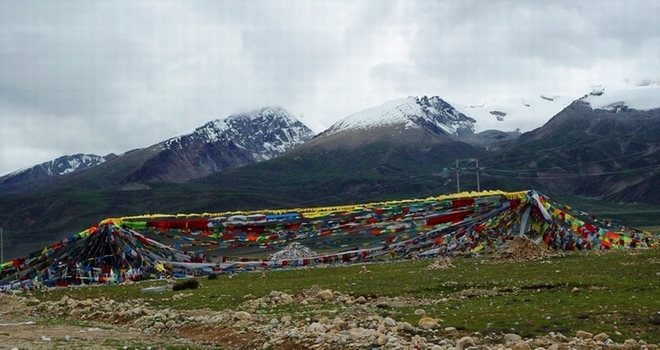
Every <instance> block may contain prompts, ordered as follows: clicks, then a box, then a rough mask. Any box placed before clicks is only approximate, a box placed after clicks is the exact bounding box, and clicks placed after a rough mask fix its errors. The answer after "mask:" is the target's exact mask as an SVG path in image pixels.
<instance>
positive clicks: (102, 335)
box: [0, 296, 183, 350]
mask: <svg viewBox="0 0 660 350" xmlns="http://www.w3.org/2000/svg"><path fill="white" fill-rule="evenodd" d="M30 309H31V308H30V307H29V306H28V305H26V304H25V303H24V302H23V301H21V300H20V299H19V298H14V297H11V296H3V297H2V300H0V349H98V350H101V349H118V348H122V347H124V346H129V348H130V349H135V348H136V345H137V348H145V349H146V348H147V347H148V346H149V345H152V344H154V345H155V344H159V343H160V342H162V343H163V344H166V343H169V344H173V345H174V344H176V343H177V341H176V339H154V337H153V336H152V335H148V334H143V333H140V332H135V331H129V330H126V329H122V328H121V327H117V326H112V325H108V324H100V323H82V322H80V323H79V322H75V321H72V322H71V324H63V323H62V321H58V322H54V321H52V320H49V319H45V318H42V317H38V316H34V315H31V314H30ZM159 340H160V341H159ZM140 344H145V346H144V347H141V346H140ZM181 345H183V344H181ZM157 348H158V346H157V345H156V346H152V349H157Z"/></svg>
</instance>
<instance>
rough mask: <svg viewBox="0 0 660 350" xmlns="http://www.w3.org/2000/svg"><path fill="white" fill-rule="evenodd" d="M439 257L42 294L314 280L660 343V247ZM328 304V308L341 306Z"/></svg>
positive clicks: (258, 293) (514, 327) (501, 319)
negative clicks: (504, 257) (525, 257)
mask: <svg viewBox="0 0 660 350" xmlns="http://www.w3.org/2000/svg"><path fill="white" fill-rule="evenodd" d="M431 262H432V261H431V260H418V261H405V262H380V263H374V264H369V265H368V268H369V270H370V271H371V273H369V274H360V273H359V271H360V269H361V266H331V267H328V268H306V269H289V270H271V271H267V272H265V276H262V273H243V274H237V275H235V276H233V278H229V277H228V276H227V275H221V276H219V278H217V279H215V280H209V279H206V278H205V279H203V280H202V283H203V287H202V288H200V289H195V290H186V291H185V292H186V293H193V296H191V297H187V298H183V299H180V300H172V298H171V296H172V295H173V294H176V293H179V292H176V291H170V292H163V293H160V294H143V293H141V288H144V287H148V286H154V285H164V284H165V281H152V282H144V283H139V284H133V285H121V286H120V285H114V286H103V287H90V288H75V289H58V290H54V291H50V292H47V293H40V292H37V293H35V296H36V297H37V298H39V299H41V300H59V299H60V298H62V296H63V295H65V294H66V295H69V296H70V297H73V298H76V299H87V298H92V299H93V298H99V297H106V298H112V299H115V300H126V299H129V298H143V299H149V302H150V303H151V305H152V306H154V307H156V306H159V307H163V308H166V307H171V308H175V309H201V308H209V309H211V310H226V309H231V310H238V309H240V304H241V303H242V302H244V301H245V300H246V299H245V296H246V295H250V296H251V297H253V298H258V297H262V296H266V295H267V294H269V293H270V292H271V291H273V290H276V291H282V292H286V293H288V294H292V295H293V294H296V293H299V292H301V291H304V290H306V289H309V288H310V287H312V286H314V285H316V286H319V287H320V288H329V289H332V290H335V291H339V292H342V293H345V294H350V295H354V296H360V295H362V296H366V297H371V298H373V297H376V296H388V297H399V298H410V299H411V300H416V301H419V302H421V303H422V304H423V305H422V306H419V305H410V306H404V307H389V308H383V309H379V310H380V312H382V314H383V316H391V317H393V318H395V319H396V320H397V321H408V322H411V323H412V324H416V323H417V321H418V319H419V316H415V315H414V311H415V309H417V308H423V309H425V310H426V313H427V316H431V317H434V318H439V319H441V320H442V322H440V323H441V325H442V327H447V326H453V327H456V328H457V329H459V330H461V331H466V332H481V333H482V334H484V335H486V334H489V333H501V332H515V333H518V334H520V335H522V336H524V337H532V336H538V335H547V334H548V333H549V332H552V331H554V332H562V333H563V334H565V335H567V336H574V335H575V332H576V331H577V330H585V331H589V332H592V333H594V334H597V333H599V332H605V333H607V334H608V335H610V337H611V338H612V339H613V340H614V341H615V342H623V341H624V340H625V339H627V338H635V339H638V340H639V339H643V340H645V341H646V342H649V343H660V298H658V290H659V287H660V250H645V251H614V252H608V253H605V254H600V255H597V254H595V253H593V252H590V253H585V252H581V253H577V252H576V253H568V254H566V255H565V256H563V257H554V258H549V259H545V260H543V261H533V262H519V263H499V264H488V263H485V262H484V261H483V260H482V259H481V258H479V257H476V258H456V259H454V260H453V263H454V265H455V267H454V268H449V269H441V270H428V269H427V266H428V265H430V264H431ZM340 307H341V305H336V304H328V305H327V306H321V309H323V308H328V310H327V311H330V310H331V309H333V308H334V309H336V308H340ZM256 311H257V312H259V313H260V314H264V315H268V316H272V317H279V316H281V315H284V314H287V315H291V316H293V317H294V319H296V318H300V319H304V318H306V317H310V313H313V312H316V313H318V312H321V313H322V312H323V311H322V310H321V311H319V310H318V307H317V308H316V309H315V310H311V309H310V308H309V307H306V306H303V305H298V304H292V305H286V306H278V307H274V308H270V307H267V308H263V309H262V310H256Z"/></svg>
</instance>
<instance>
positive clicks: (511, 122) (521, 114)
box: [454, 94, 575, 132]
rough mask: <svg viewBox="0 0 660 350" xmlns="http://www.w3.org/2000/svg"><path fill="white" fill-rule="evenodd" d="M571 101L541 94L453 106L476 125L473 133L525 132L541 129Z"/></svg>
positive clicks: (571, 100) (572, 99)
mask: <svg viewBox="0 0 660 350" xmlns="http://www.w3.org/2000/svg"><path fill="white" fill-rule="evenodd" d="M574 100H575V97H568V96H560V95H549V94H541V95H535V96H530V97H524V98H519V97H516V98H511V97H507V98H503V97H499V98H495V99H492V100H490V101H488V102H485V103H481V104H477V105H467V106H465V105H459V104H454V106H455V107H456V109H457V110H459V111H461V112H462V113H464V114H466V115H469V116H470V117H472V118H474V119H475V120H476V121H477V122H476V123H475V132H483V131H486V130H501V131H514V130H518V131H520V132H526V131H530V130H534V129H536V128H539V127H541V126H543V124H545V123H546V122H547V121H548V120H550V118H552V117H553V116H554V115H556V114H557V113H559V112H561V110H562V109H564V108H566V107H567V106H568V105H570V104H571V102H573V101H574Z"/></svg>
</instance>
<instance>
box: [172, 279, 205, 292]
mask: <svg viewBox="0 0 660 350" xmlns="http://www.w3.org/2000/svg"><path fill="white" fill-rule="evenodd" d="M197 288H199V281H198V280H196V279H194V278H189V279H187V280H185V281H178V282H176V283H174V285H173V286H172V290H184V289H197Z"/></svg>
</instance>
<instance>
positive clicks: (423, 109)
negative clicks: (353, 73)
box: [326, 96, 475, 135]
mask: <svg viewBox="0 0 660 350" xmlns="http://www.w3.org/2000/svg"><path fill="white" fill-rule="evenodd" d="M474 122H475V120H474V119H472V118H470V117H469V116H467V115H465V114H463V113H461V112H460V111H458V110H457V109H455V108H454V107H453V105H452V104H451V103H449V102H447V101H444V100H442V99H441V98H440V97H438V96H434V97H430V98H429V97H426V96H423V97H421V98H419V97H414V96H411V97H408V98H405V99H398V100H393V101H389V102H386V103H384V104H382V105H380V106H376V107H372V108H369V109H366V110H364V111H361V112H357V113H355V114H351V115H349V116H348V117H346V118H343V119H341V120H339V121H338V122H336V123H335V124H333V125H332V126H331V127H330V128H329V129H328V130H327V131H326V133H327V134H334V133H337V132H341V131H345V130H351V129H362V130H369V129H375V128H380V127H385V126H392V125H401V126H404V127H405V128H406V129H409V128H423V127H431V128H438V129H440V130H442V131H444V132H445V133H447V134H449V135H458V134H459V132H461V131H463V130H469V131H470V132H473V131H474Z"/></svg>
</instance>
